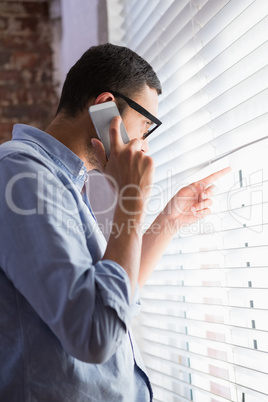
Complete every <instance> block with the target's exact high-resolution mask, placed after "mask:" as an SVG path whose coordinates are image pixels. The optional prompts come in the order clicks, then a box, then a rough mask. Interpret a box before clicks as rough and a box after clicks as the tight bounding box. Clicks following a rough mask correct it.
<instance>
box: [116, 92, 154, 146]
mask: <svg viewBox="0 0 268 402" xmlns="http://www.w3.org/2000/svg"><path fill="white" fill-rule="evenodd" d="M132 100H133V101H135V102H137V103H138V104H139V105H140V106H142V107H143V108H144V109H146V110H148V112H150V113H151V114H152V115H154V116H157V110H158V94H157V92H156V90H155V89H152V88H149V87H148V86H147V85H146V86H145V87H144V89H143V90H142V91H140V92H139V94H138V95H136V96H135V97H133V98H132ZM123 122H124V125H125V127H126V130H127V133H128V136H129V139H130V140H133V139H134V138H139V139H142V137H143V134H145V133H146V132H147V131H148V129H150V126H151V123H152V122H151V121H150V120H149V119H148V118H147V117H145V116H143V115H142V114H140V113H139V112H137V111H136V110H134V109H132V108H131V107H129V106H126V109H125V111H124V113H123ZM142 151H144V152H148V151H149V147H148V139H145V140H143V145H142Z"/></svg>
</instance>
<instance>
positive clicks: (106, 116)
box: [88, 101, 129, 159]
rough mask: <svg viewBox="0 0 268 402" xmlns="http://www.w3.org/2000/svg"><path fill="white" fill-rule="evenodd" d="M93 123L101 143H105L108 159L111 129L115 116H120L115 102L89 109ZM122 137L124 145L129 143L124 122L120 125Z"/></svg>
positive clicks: (100, 104) (93, 106)
mask: <svg viewBox="0 0 268 402" xmlns="http://www.w3.org/2000/svg"><path fill="white" fill-rule="evenodd" d="M88 111H89V114H90V117H91V119H92V122H93V124H94V127H95V130H96V132H97V135H98V137H99V139H100V140H101V142H102V143H103V146H104V149H105V152H106V156H107V159H109V157H110V148H111V147H110V136H109V128H110V124H111V121H112V119H113V118H114V117H115V116H120V113H119V111H118V109H117V106H116V104H115V102H113V101H110V102H104V103H99V104H98V105H92V106H90V107H89V109H88ZM120 131H121V136H122V140H123V142H124V144H127V143H128V142H129V138H128V135H127V130H126V128H125V126H124V123H123V121H122V122H121V125H120Z"/></svg>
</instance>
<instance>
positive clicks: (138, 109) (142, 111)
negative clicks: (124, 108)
mask: <svg viewBox="0 0 268 402" xmlns="http://www.w3.org/2000/svg"><path fill="white" fill-rule="evenodd" d="M107 92H110V93H111V94H112V95H114V96H115V97H118V98H122V99H124V101H126V103H127V104H128V106H130V107H131V108H132V109H134V110H136V112H138V113H140V114H142V115H143V116H145V117H147V119H149V120H151V121H152V122H153V123H155V124H156V126H155V127H154V128H152V130H151V131H149V132H147V133H144V134H143V137H142V138H143V139H144V140H145V138H147V137H148V136H149V135H151V134H152V132H153V131H155V130H156V129H157V128H158V127H159V126H161V124H162V121H160V120H159V119H158V118H157V117H155V116H154V115H153V114H151V113H150V112H148V110H146V109H144V107H142V106H141V105H139V104H138V103H137V102H135V101H134V100H132V99H130V98H128V97H127V96H125V95H123V94H121V93H120V92H117V91H107Z"/></svg>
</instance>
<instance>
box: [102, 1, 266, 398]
mask: <svg viewBox="0 0 268 402" xmlns="http://www.w3.org/2000/svg"><path fill="white" fill-rule="evenodd" d="M107 5H108V17H109V30H110V41H111V42H113V43H117V44H123V45H126V46H128V47H130V48H131V49H133V50H135V51H136V52H137V53H139V54H140V55H141V56H143V57H144V58H145V59H146V60H147V61H148V62H149V63H150V64H151V65H152V66H153V67H154V69H155V71H156V73H157V74H158V77H159V78H160V80H161V82H162V85H163V95H161V96H160V104H159V118H160V119H161V120H162V121H163V124H162V126H161V127H160V128H159V129H158V130H156V131H155V133H154V134H152V136H151V137H152V138H151V139H150V142H149V145H150V153H151V155H152V157H153V158H154V160H155V163H156V175H155V188H154V192H153V197H152V200H151V202H150V204H149V205H148V207H147V213H148V217H147V219H148V221H152V220H153V218H154V217H155V215H156V214H157V212H159V210H160V209H161V207H163V206H164V205H165V203H166V202H167V201H168V199H170V198H171V196H172V195H173V194H174V193H175V192H176V191H177V190H178V189H179V188H181V187H182V186H183V185H184V184H189V183H191V182H193V181H194V180H196V179H200V178H202V177H205V176H206V175H208V174H210V173H212V172H214V171H216V170H218V169H221V168H223V167H226V166H231V167H232V173H231V174H229V175H228V176H225V177H224V178H222V179H221V180H220V181H219V183H217V187H218V191H217V193H216V194H215V195H214V197H213V198H214V206H213V207H212V214H211V215H210V216H209V217H207V218H206V219H204V220H203V221H200V222H199V223H198V224H194V225H192V227H187V226H185V227H183V228H181V231H180V232H179V233H178V235H176V237H175V238H174V239H173V241H172V242H171V244H170V246H169V247H168V249H167V250H166V252H165V255H164V256H163V257H162V259H161V261H160V262H159V264H158V266H157V268H156V270H155V272H154V274H153V275H152V277H151V279H150V280H149V282H148V284H147V285H146V286H145V287H144V290H143V292H142V304H143V309H142V313H141V315H140V318H139V322H138V332H137V333H138V335H139V338H140V340H139V341H140V347H141V350H142V354H143V357H144V360H145V363H146V366H147V369H148V372H149V375H150V378H151V381H152V384H153V389H154V395H155V399H154V401H155V402H157V401H162V402H169V401H174V402H175V401H176V402H177V401H196V402H223V401H234V402H259V401H267V400H268V381H267V379H268V376H267V374H268V364H267V361H268V162H267V155H268V106H267V105H268V65H267V61H268V1H267V0H229V1H228V0H193V1H190V0H164V1H163V0H162V1H161V0H143V1H142V0H125V1H123V0H108V1H107ZM160 196H161V197H160Z"/></svg>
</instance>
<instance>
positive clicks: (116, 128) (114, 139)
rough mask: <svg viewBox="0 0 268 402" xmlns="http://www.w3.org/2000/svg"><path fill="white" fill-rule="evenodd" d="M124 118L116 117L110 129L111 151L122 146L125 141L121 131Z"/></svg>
mask: <svg viewBox="0 0 268 402" xmlns="http://www.w3.org/2000/svg"><path fill="white" fill-rule="evenodd" d="M121 121H122V118H121V117H120V116H115V117H114V118H113V119H112V121H111V124H110V128H109V136H110V144H111V150H112V149H113V148H118V146H119V147H120V146H122V145H123V144H124V143H123V140H122V136H121V131H120V124H121Z"/></svg>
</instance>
